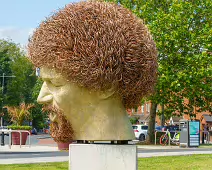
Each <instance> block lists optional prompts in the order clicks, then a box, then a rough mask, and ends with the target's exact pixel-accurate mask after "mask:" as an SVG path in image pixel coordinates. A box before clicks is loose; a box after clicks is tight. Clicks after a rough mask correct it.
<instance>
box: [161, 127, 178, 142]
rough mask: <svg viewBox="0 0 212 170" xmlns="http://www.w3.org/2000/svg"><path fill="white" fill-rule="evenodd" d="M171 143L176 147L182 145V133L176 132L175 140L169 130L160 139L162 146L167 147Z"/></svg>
mask: <svg viewBox="0 0 212 170" xmlns="http://www.w3.org/2000/svg"><path fill="white" fill-rule="evenodd" d="M169 139H170V142H171V143H172V144H175V145H179V143H180V133H179V132H177V131H175V133H174V136H173V138H172V137H171V134H170V132H169V131H168V130H167V131H166V133H165V134H163V135H162V136H161V137H160V144H161V145H167V144H168V143H169Z"/></svg>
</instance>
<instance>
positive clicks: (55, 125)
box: [43, 105, 74, 142]
mask: <svg viewBox="0 0 212 170" xmlns="http://www.w3.org/2000/svg"><path fill="white" fill-rule="evenodd" d="M43 111H47V112H48V113H49V119H50V120H51V124H50V134H51V137H52V138H53V139H54V140H55V141H56V142H68V141H71V140H72V139H73V136H74V131H73V129H72V126H71V123H70V122H69V121H68V120H67V118H66V116H65V115H64V113H63V111H62V110H60V109H58V108H56V107H54V106H50V105H48V106H44V107H43Z"/></svg>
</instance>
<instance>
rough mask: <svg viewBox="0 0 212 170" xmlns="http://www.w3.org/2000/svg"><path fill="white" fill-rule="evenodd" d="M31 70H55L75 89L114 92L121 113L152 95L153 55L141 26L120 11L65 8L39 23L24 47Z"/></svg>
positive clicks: (97, 6)
mask: <svg viewBox="0 0 212 170" xmlns="http://www.w3.org/2000/svg"><path fill="white" fill-rule="evenodd" d="M28 54H29V57H30V59H31V61H32V63H33V64H34V65H35V66H37V67H42V66H46V67H49V68H55V69H56V70H57V71H58V72H60V73H62V74H64V76H66V77H67V78H68V79H69V80H71V81H72V82H75V83H77V84H78V85H80V86H83V87H86V88H89V89H93V90H105V89H108V88H110V87H112V86H114V87H116V90H117V91H116V92H117V93H116V94H118V95H119V96H121V98H122V102H123V104H124V106H125V107H126V108H132V107H136V106H138V105H139V104H140V101H141V98H142V97H144V96H146V95H148V94H149V93H151V92H152V91H153V88H154V84H155V82H156V78H157V76H156V72H157V67H158V65H157V50H156V46H155V43H154V41H153V39H152V37H151V35H150V33H149V31H148V29H147V27H146V26H145V25H144V23H143V21H142V20H141V19H139V18H137V17H136V16H135V15H134V14H132V12H131V11H130V10H128V9H125V8H123V7H122V6H120V5H116V4H113V3H105V2H79V3H75V4H69V5H67V6H65V8H63V9H61V10H59V11H57V12H55V13H54V14H53V15H52V16H51V17H49V18H47V19H46V20H45V21H43V22H42V23H41V24H40V25H39V27H38V28H37V29H36V30H35V31H34V34H33V36H32V37H31V39H30V41H29V44H28Z"/></svg>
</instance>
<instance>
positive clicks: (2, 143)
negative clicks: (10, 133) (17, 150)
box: [1, 132, 4, 146]
mask: <svg viewBox="0 0 212 170" xmlns="http://www.w3.org/2000/svg"><path fill="white" fill-rule="evenodd" d="M1 146H4V132H2V133H1Z"/></svg>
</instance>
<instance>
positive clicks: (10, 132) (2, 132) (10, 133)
mask: <svg viewBox="0 0 212 170" xmlns="http://www.w3.org/2000/svg"><path fill="white" fill-rule="evenodd" d="M12 132H18V133H19V134H20V148H21V146H22V145H21V141H22V135H21V133H22V132H26V133H28V137H29V140H28V146H29V147H30V146H31V144H30V132H29V131H27V130H11V129H9V130H6V129H3V130H0V133H1V134H4V133H9V148H10V149H11V146H12V140H11V138H12Z"/></svg>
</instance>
